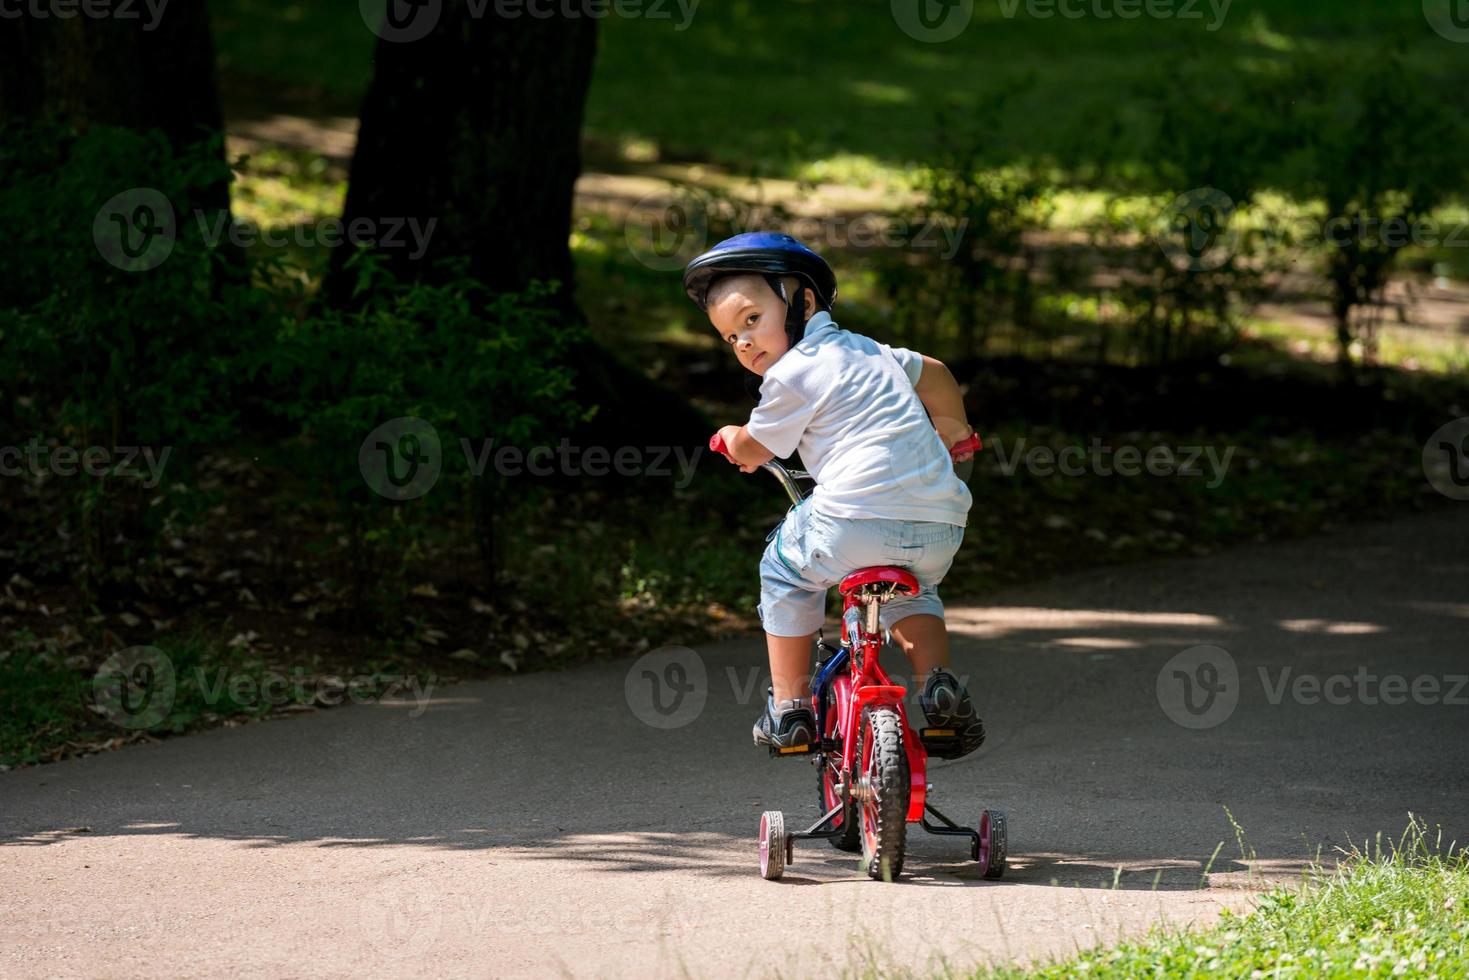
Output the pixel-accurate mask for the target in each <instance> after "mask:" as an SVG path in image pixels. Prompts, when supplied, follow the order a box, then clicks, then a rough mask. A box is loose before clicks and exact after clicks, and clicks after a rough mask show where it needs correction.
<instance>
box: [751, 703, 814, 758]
mask: <svg viewBox="0 0 1469 980" xmlns="http://www.w3.org/2000/svg"><path fill="white" fill-rule="evenodd" d="M815 740H816V715H815V713H814V712H812V710H811V699H810V698H787V699H784V700H782V701H781V702H780V704H779V705H777V704H776V703H775V691H774V689H773V688H768V687H767V688H766V689H765V710H764V711H763V712H762V713H761V715H760V720H759V721H757V722H755V744H756V745H768V746H770V754H771V755H801V754H806V753H809V752H810V751H811V748H812V743H813V742H814V741H815Z"/></svg>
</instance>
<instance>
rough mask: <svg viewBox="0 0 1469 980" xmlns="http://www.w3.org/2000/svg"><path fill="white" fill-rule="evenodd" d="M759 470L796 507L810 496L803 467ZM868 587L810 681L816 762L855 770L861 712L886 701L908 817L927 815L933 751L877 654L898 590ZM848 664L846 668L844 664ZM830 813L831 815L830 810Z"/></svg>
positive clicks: (850, 602)
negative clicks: (889, 603)
mask: <svg viewBox="0 0 1469 980" xmlns="http://www.w3.org/2000/svg"><path fill="white" fill-rule="evenodd" d="M760 468H761V469H763V470H766V471H768V472H769V473H770V474H771V475H773V476H774V477H775V478H776V480H778V481H779V482H780V485H781V486H782V487H783V488H784V489H785V491H786V495H787V496H789V497H790V498H791V503H792V505H796V504H799V503H801V501H803V500H805V499H806V497H805V495H804V494H803V493H802V492H801V488H800V486H799V485H798V484H797V483H796V481H797V480H802V479H806V480H809V479H811V475H810V474H809V473H806V472H805V471H803V470H787V469H786V468H785V467H784V466H782V465H781V464H780V463H777V462H776V461H775V460H770V461H768V462H765V463H762V464H761V465H760ZM864 591H865V590H863V589H853V590H852V591H851V592H849V593H847V595H846V596H844V597H843V605H842V641H843V643H842V646H841V647H840V649H838V651H837V654H836V655H835V656H832V657H829V658H828V659H827V660H825V661H823V662H822V663H821V664H819V665H818V666H817V670H816V674H815V676H814V677H813V678H812V681H811V701H812V704H813V706H814V707H815V714H816V731H817V733H818V737H819V738H820V740H821V741H820V745H819V746H818V749H817V754H816V764H817V765H818V766H823V765H826V755H827V754H828V753H832V752H836V751H838V748H839V749H840V752H841V759H842V762H841V771H842V772H843V773H851V772H852V771H853V767H854V766H855V764H856V762H857V759H856V757H855V756H856V746H857V739H856V731H857V726H858V725H859V724H860V723H861V720H862V711H863V709H865V708H866V707H868V706H869V705H887V706H890V707H892V708H893V709H894V710H896V711H897V712H898V717H899V718H901V719H902V722H903V729H904V738H903V746H904V752H905V754H906V755H907V756H908V774H909V784H910V786H909V796H908V819H909V820H910V821H912V820H920V819H922V817H923V808H924V800H925V797H926V795H927V790H928V777H927V768H928V766H927V762H928V754H927V753H926V752H924V751H923V749H922V748H921V747H920V745H919V742H918V738H917V735H916V734H915V733H914V732H913V730H912V727H911V726H910V725H909V724H908V712H907V710H906V708H905V707H904V704H903V697H904V695H906V694H907V689H906V688H904V687H902V686H901V685H898V684H894V683H893V682H892V678H891V677H889V676H888V675H887V672H886V671H884V670H883V669H882V665H881V664H880V663H879V662H878V654H879V653H880V652H881V650H882V645H883V637H882V633H881V631H880V629H879V622H878V612H879V609H880V607H881V605H882V602H883V601H885V600H886V599H887V598H888V597H890V596H892V595H895V594H896V591H895V589H894V588H892V587H890V588H888V589H887V590H886V594H873V593H871V592H868V593H867V594H865V595H864V594H861V593H863V592H864ZM843 667H845V668H847V669H846V671H845V672H843V670H842V668H843ZM828 689H830V690H831V691H832V700H833V702H834V703H835V706H836V710H837V725H838V728H839V729H840V730H841V733H842V744H841V746H840V747H838V746H836V745H834V744H827V739H826V735H825V733H826V730H827V729H826V713H827V706H826V694H827V691H828ZM828 816H830V814H828Z"/></svg>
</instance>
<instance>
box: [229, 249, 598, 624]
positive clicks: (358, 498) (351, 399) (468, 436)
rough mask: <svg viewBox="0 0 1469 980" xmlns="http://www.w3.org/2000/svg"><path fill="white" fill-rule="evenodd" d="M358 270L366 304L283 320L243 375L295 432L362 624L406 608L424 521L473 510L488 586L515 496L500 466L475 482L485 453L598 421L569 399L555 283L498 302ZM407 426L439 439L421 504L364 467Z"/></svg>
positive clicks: (572, 331) (365, 262)
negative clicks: (261, 381) (337, 527)
mask: <svg viewBox="0 0 1469 980" xmlns="http://www.w3.org/2000/svg"><path fill="white" fill-rule="evenodd" d="M350 263H351V265H350V267H352V268H355V269H356V270H357V272H358V285H357V293H358V295H359V296H361V297H366V301H365V302H364V303H362V304H361V305H358V306H356V307H354V308H353V309H351V310H347V311H343V310H337V309H330V308H325V309H320V310H317V311H316V312H314V313H312V314H311V315H309V316H307V317H305V318H303V319H301V320H299V321H297V320H287V321H285V322H284V323H283V325H282V327H281V330H280V333H279V336H278V337H277V338H276V341H275V343H274V344H272V345H270V346H269V347H267V348H265V349H263V350H262V351H260V352H258V353H256V354H255V355H254V356H252V357H251V358H250V359H249V367H248V369H247V370H248V373H249V374H250V375H251V376H252V377H255V376H261V377H263V378H265V379H266V380H267V382H268V384H269V387H270V390H271V392H272V394H271V395H270V396H269V397H268V401H269V404H270V407H271V409H272V410H273V411H275V412H277V413H279V414H280V415H281V416H282V417H284V418H286V419H288V420H290V422H291V423H292V424H293V425H295V426H298V427H299V432H298V435H299V438H298V439H297V440H296V444H295V450H294V451H295V454H296V459H297V462H298V467H299V471H300V472H301V473H303V474H305V475H306V476H307V478H308V479H309V480H310V482H311V483H312V484H313V485H315V486H316V487H317V488H318V489H319V491H320V492H321V493H322V494H323V499H324V501H325V503H326V506H327V507H328V509H329V510H330V512H331V515H332V520H333V521H336V522H340V523H341V524H342V525H344V526H345V528H346V531H347V538H348V542H349V555H348V569H347V573H348V576H349V581H350V583H351V585H352V591H353V594H354V596H355V598H356V606H357V608H358V611H359V613H364V612H365V611H366V609H367V608H368V605H369V603H370V602H386V603H389V604H391V603H393V602H394V601H395V600H396V599H397V598H399V597H401V596H402V594H403V593H404V591H405V590H406V580H404V579H403V575H404V574H405V569H404V560H405V558H407V557H409V556H410V555H411V554H412V553H413V552H414V551H415V549H416V547H417V546H418V544H419V543H421V542H422V540H423V538H424V536H425V535H426V534H427V533H428V531H429V525H430V521H429V519H430V518H432V517H434V516H436V515H443V514H446V513H451V512H453V511H454V509H455V508H457V507H462V506H464V505H465V504H466V502H467V503H468V505H469V506H470V507H471V508H472V511H473V522H474V524H475V527H476V528H477V531H478V538H479V540H478V544H479V547H480V551H481V554H482V556H483V557H484V559H485V563H486V565H487V566H488V568H489V569H490V573H491V575H493V573H494V570H495V569H496V568H497V567H498V565H499V557H498V555H499V551H500V548H501V546H502V543H503V529H497V527H496V516H497V515H498V514H501V513H503V512H504V509H505V508H504V503H505V501H504V498H505V495H506V494H507V493H508V492H509V491H510V485H509V482H508V481H507V480H506V479H505V478H502V477H499V476H497V474H496V473H495V470H494V468H493V466H492V465H487V466H485V467H484V469H483V471H482V472H481V473H480V474H477V475H476V474H475V473H473V471H472V467H478V465H479V463H480V462H482V461H484V460H482V459H481V457H480V456H479V454H480V453H481V452H482V451H483V449H484V448H485V444H484V441H483V440H485V439H493V440H494V442H493V446H492V447H491V449H493V448H498V447H500V446H501V445H504V444H515V445H522V446H523V445H525V444H527V443H528V442H533V441H535V440H537V439H539V438H541V437H543V436H545V435H546V434H548V433H550V432H551V431H553V429H554V428H555V427H556V426H559V425H562V424H565V423H570V422H572V421H574V420H577V419H585V418H589V417H590V410H587V409H585V408H584V407H583V406H581V405H580V404H579V403H578V402H577V400H576V399H575V397H574V396H573V394H572V378H571V373H570V371H569V369H568V367H567V366H566V364H565V353H566V351H567V350H568V349H569V347H570V346H571V345H572V344H573V343H575V342H576V340H577V339H578V338H579V337H580V336H581V335H582V334H581V332H582V330H583V328H582V327H581V326H580V325H578V324H574V323H567V322H565V320H564V319H563V315H562V314H559V313H558V312H556V311H555V310H554V309H553V308H551V307H550V306H548V305H547V304H546V303H545V302H544V300H545V299H546V298H547V297H549V296H550V295H552V293H553V292H554V284H550V285H542V284H534V285H532V287H531V288H530V289H529V290H528V291H527V292H526V293H525V294H522V295H508V294H494V293H491V292H489V291H488V290H487V289H486V288H485V287H484V286H482V285H481V284H479V283H477V282H475V281H474V280H471V279H468V278H465V277H464V276H463V275H462V273H461V274H458V275H453V276H451V278H450V279H449V280H448V281H446V282H443V283H441V284H428V283H422V282H414V283H401V282H398V281H395V280H394V279H393V278H391V276H390V275H389V274H388V273H387V271H386V270H385V269H384V268H383V267H382V266H381V264H380V263H379V262H378V261H377V259H375V258H374V257H373V256H372V255H371V254H369V253H366V252H363V253H359V254H358V255H356V256H354V258H353V259H351V260H350ZM405 418H406V419H416V420H422V422H423V423H427V425H428V426H431V427H432V429H431V430H427V431H430V432H431V433H432V435H431V436H430V438H432V437H436V438H437V442H438V447H439V458H440V460H441V466H442V472H441V474H440V475H439V476H438V478H437V480H436V481H435V482H434V483H433V485H432V486H431V487H430V488H429V489H428V490H427V492H425V493H423V494H422V495H420V496H416V497H414V498H412V499H403V500H402V501H401V502H399V501H395V500H393V499H391V497H384V496H381V495H379V494H378V493H375V492H374V490H373V489H372V488H371V487H370V486H369V484H368V482H367V480H366V479H365V474H364V471H363V469H362V465H361V460H360V456H359V454H360V452H361V451H362V448H363V443H364V439H366V438H367V437H368V435H369V433H372V432H374V431H375V430H377V429H378V427H379V426H382V425H384V424H385V423H389V422H391V421H392V420H395V419H405ZM414 424H415V425H416V424H417V423H414ZM389 449H390V450H391V447H389Z"/></svg>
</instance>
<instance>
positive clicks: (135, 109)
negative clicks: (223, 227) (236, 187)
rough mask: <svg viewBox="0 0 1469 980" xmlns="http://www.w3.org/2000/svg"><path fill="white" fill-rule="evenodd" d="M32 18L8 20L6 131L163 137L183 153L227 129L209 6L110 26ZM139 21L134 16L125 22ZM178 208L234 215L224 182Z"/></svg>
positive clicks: (3, 79) (1, 42)
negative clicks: (42, 124) (52, 125)
mask: <svg viewBox="0 0 1469 980" xmlns="http://www.w3.org/2000/svg"><path fill="white" fill-rule="evenodd" d="M26 9H27V13H25V14H24V15H23V16H20V17H17V18H14V19H11V18H8V17H7V18H4V19H0V121H5V122H9V121H19V120H42V119H46V120H53V121H58V122H63V123H67V124H70V125H72V126H75V127H76V128H77V129H79V130H84V129H87V128H89V127H91V126H118V127H122V128H126V129H136V130H147V129H158V130H161V131H162V132H163V133H164V134H165V135H166V136H167V137H168V140H169V142H170V143H171V144H172V145H173V147H174V149H175V150H179V151H182V150H186V149H188V148H190V147H192V146H194V145H195V144H197V143H199V142H200V141H202V140H209V139H214V138H216V137H217V136H218V135H219V134H220V133H221V131H222V130H223V129H224V118H223V113H222V111H221V109H220V105H219V83H218V72H217V70H216V68H215V63H214V39H213V36H212V35H211V34H210V30H209V13H208V10H207V9H206V7H205V4H204V0H173V2H172V3H170V4H167V5H166V6H164V7H163V8H162V11H161V12H160V13H159V14H158V15H157V16H156V18H155V15H154V14H153V13H152V12H151V11H150V10H149V8H148V6H147V5H146V4H143V3H136V4H130V5H122V4H118V5H114V7H113V15H112V16H109V17H101V18H98V17H88V16H86V15H85V7H84V6H83V7H81V8H73V14H74V16H71V17H58V16H56V14H55V9H54V6H53V7H51V8H48V9H49V10H50V13H49V16H44V17H36V16H32V15H30V14H29V12H28V11H29V7H27V8H26ZM125 13H131V14H132V15H134V16H123V14H125ZM174 203H175V206H180V205H182V206H184V207H186V208H189V209H192V208H201V209H204V210H205V211H210V212H214V213H215V214H217V213H218V211H219V210H226V211H227V210H228V209H229V185H228V183H227V182H225V181H223V180H221V181H218V182H216V183H214V184H211V185H210V186H209V187H207V188H206V189H205V190H204V191H203V193H202V194H201V195H200V197H199V198H198V199H197V200H193V201H187V202H174Z"/></svg>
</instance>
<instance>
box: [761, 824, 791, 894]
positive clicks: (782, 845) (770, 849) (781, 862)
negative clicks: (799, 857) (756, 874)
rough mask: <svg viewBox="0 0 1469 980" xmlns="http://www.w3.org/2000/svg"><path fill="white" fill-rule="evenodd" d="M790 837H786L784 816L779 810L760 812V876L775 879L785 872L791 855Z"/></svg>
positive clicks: (767, 879) (768, 879) (770, 879)
mask: <svg viewBox="0 0 1469 980" xmlns="http://www.w3.org/2000/svg"><path fill="white" fill-rule="evenodd" d="M791 845H792V842H791V840H790V838H788V837H786V818H785V815H784V814H782V813H781V812H780V811H779V810H766V811H765V812H764V813H762V814H760V877H762V878H764V879H765V880H766V881H776V880H777V879H779V878H780V876H781V875H782V874H784V873H785V869H786V864H787V863H788V862H789V861H790V857H791Z"/></svg>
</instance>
